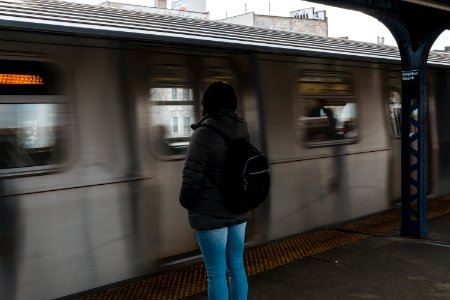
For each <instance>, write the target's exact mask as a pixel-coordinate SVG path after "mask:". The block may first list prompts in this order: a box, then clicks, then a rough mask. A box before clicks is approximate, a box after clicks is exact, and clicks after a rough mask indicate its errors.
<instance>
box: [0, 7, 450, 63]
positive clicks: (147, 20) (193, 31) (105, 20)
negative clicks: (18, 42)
mask: <svg viewBox="0 0 450 300" xmlns="http://www.w3.org/2000/svg"><path fill="white" fill-rule="evenodd" d="M0 28H3V29H5V28H6V29H21V30H32V31H46V32H54V33H66V34H78V35H87V36H98V37H108V38H120V39H135V40H142V41H162V42H175V43H182V44H190V45H199V44H200V45H207V46H219V47H225V48H230V49H247V50H254V51H264V52H274V53H298V54H314V55H316V54H318V55H321V56H344V57H353V58H358V57H359V58H361V59H363V58H365V59H372V60H381V61H399V60H400V53H399V50H398V48H397V47H394V46H387V45H377V44H372V43H364V42H358V41H352V40H347V39H340V38H332V37H325V36H318V35H311V34H304V33H294V32H288V31H281V30H269V29H262V28H257V27H251V26H244V25H235V24H227V23H223V22H218V21H209V20H199V19H192V18H184V17H175V16H168V15H161V14H154V13H148V12H139V11H134V10H125V9H118V8H111V7H105V6H100V5H87V4H79V3H72V2H65V1H53V0H3V1H2V0H0ZM428 63H429V64H432V65H445V66H450V56H449V55H444V54H440V53H435V52H431V53H430V55H429V59H428Z"/></svg>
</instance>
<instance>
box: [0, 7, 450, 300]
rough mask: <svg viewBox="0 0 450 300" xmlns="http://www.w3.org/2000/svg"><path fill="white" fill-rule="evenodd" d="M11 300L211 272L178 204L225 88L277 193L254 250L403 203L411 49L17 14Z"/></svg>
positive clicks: (60, 11)
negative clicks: (193, 140)
mask: <svg viewBox="0 0 450 300" xmlns="http://www.w3.org/2000/svg"><path fill="white" fill-rule="evenodd" d="M0 41H1V43H0V70H1V71H0V192H1V199H0V225H1V227H0V230H1V232H0V237H1V239H2V240H1V244H0V245H1V248H0V249H1V252H0V270H1V272H0V298H1V299H50V298H59V297H64V296H68V295H74V294H77V293H81V292H84V291H88V290H91V289H95V288H101V287H103V286H106V285H109V284H113V283H117V282H120V281H124V280H130V279H133V278H137V277H140V276H143V275H146V274H151V273H154V272H159V271H161V270H164V269H166V268H173V267H176V266H177V265H178V264H181V263H189V261H192V260H193V259H198V258H199V251H198V246H197V242H196V239H195V235H194V231H193V230H192V229H191V228H190V226H189V224H188V220H187V212H186V210H185V209H183V208H182V207H181V206H180V204H179V202H178V195H179V190H180V185H181V172H182V168H183V166H184V159H185V153H186V149H187V147H188V144H189V138H190V136H191V134H192V129H191V127H190V125H191V124H192V123H194V122H196V121H197V120H198V119H199V118H200V117H201V114H202V110H201V97H202V93H203V91H205V89H206V87H207V86H208V85H209V84H210V83H212V82H214V81H226V82H229V83H230V84H232V85H233V86H234V87H235V89H236V92H237V95H238V99H239V104H238V112H239V114H240V115H242V116H243V117H244V118H245V119H246V121H247V123H248V127H249V131H250V136H251V141H252V143H253V144H255V145H256V146H257V147H258V148H259V149H261V151H262V152H263V153H264V154H266V155H267V157H268V159H269V162H270V168H271V190H270V194H269V197H268V199H267V200H266V201H265V203H264V204H263V205H262V206H260V207H258V208H257V209H255V210H254V211H253V212H252V220H251V221H250V222H249V224H248V230H247V236H246V244H247V247H251V246H252V245H257V244H261V243H264V242H267V241H272V240H277V239H281V238H285V237H288V236H292V235H296V234H300V233H302V232H306V231H309V230H313V229H317V228H320V227H324V226H329V225H332V224H337V223H342V222H346V221H349V220H352V219H355V218H359V217H362V216H366V215H369V214H374V213H377V212H381V211H384V210H387V209H390V208H392V207H393V206H395V205H397V204H398V201H399V199H400V136H401V133H400V122H401V119H400V116H401V78H400V73H401V63H400V57H399V52H398V49H397V48H396V47H391V46H386V45H376V44H370V43H363V42H355V41H350V40H346V39H338V38H331V37H325V36H314V35H308V34H301V33H292V32H285V31H277V30H268V29H261V28H254V27H246V26H240V25H232V24H224V23H219V22H213V21H205V20H196V19H188V18H183V17H177V16H165V15H156V14H152V13H147V12H143V11H135V10H123V9H116V8H111V7H108V6H91V5H84V4H75V3H69V2H61V1H51V0H49V1H46V0H37V1H21V0H14V1H0ZM427 72H428V83H429V85H428V90H427V93H428V101H429V106H428V116H429V120H428V123H427V124H428V127H427V128H428V133H429V146H428V147H429V160H428V164H429V176H428V177H429V180H428V181H429V189H428V194H429V195H430V197H431V196H440V195H447V194H449V193H450V157H449V155H448V152H449V151H450V127H449V126H450V125H449V123H448V122H447V119H448V117H447V116H448V115H449V114H450V101H449V99H450V56H448V55H444V54H441V53H436V52H431V53H430V56H429V60H428V69H427Z"/></svg>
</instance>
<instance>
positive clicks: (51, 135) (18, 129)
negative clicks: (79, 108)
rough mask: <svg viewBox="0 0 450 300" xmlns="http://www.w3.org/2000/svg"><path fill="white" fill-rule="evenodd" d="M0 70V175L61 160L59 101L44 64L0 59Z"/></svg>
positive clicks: (28, 169) (61, 124) (46, 66)
mask: <svg viewBox="0 0 450 300" xmlns="http://www.w3.org/2000/svg"><path fill="white" fill-rule="evenodd" d="M0 69H1V70H2V71H1V74H0V115H1V116H2V117H1V118H0V174H9V173H11V172H20V171H16V170H19V169H20V168H27V169H25V171H26V172H28V171H33V170H35V169H33V168H32V167H42V166H48V165H55V164H58V163H61V158H62V156H61V151H60V149H61V145H60V144H61V135H62V131H63V129H62V127H63V123H62V122H63V120H61V119H60V118H61V113H60V112H61V110H62V106H63V104H62V101H60V99H58V97H57V96H55V95H52V94H53V93H54V92H53V83H54V82H53V80H52V76H51V72H50V70H49V69H48V65H45V64H43V63H40V62H30V61H11V60H0ZM30 168H31V170H30ZM11 169H15V171H11ZM41 169H42V168H41ZM20 170H22V169H20ZM25 171H24V172H25Z"/></svg>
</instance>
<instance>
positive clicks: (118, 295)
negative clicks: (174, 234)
mask: <svg viewBox="0 0 450 300" xmlns="http://www.w3.org/2000/svg"><path fill="white" fill-rule="evenodd" d="M399 228H400V209H399V208H397V209H393V210H390V211H387V212H384V213H381V214H377V215H374V216H370V217H367V218H363V219H361V220H355V221H352V222H350V223H348V224H342V225H339V226H334V227H330V228H325V229H321V230H318V231H314V232H309V233H305V234H302V235H299V236H295V237H291V238H288V239H285V240H282V241H275V242H273V243H269V244H266V245H261V246H257V247H254V248H250V249H246V251H245V255H244V260H245V264H246V271H247V274H248V282H249V294H248V299H255V300H256V299H258V300H259V299H271V300H273V299H327V300H328V299H336V300H340V299H383V300H386V299H396V300H397V299H401V300H403V299H450V197H445V198H441V199H434V200H430V201H429V203H428V229H429V235H428V237H427V238H425V239H417V238H408V237H401V236H400V231H399ZM78 299H190V300H201V299H203V300H205V299H208V297H207V291H206V272H205V270H204V267H203V264H202V262H201V261H199V262H198V263H196V264H193V265H190V266H187V267H185V268H182V269H178V270H173V271H169V272H165V273H162V274H158V275H156V276H152V277H149V278H144V279H141V280H139V281H136V282H132V283H128V284H126V285H125V284H124V285H122V286H119V287H116V288H111V289H109V290H105V291H101V292H96V293H92V294H89V295H84V296H83V297H80V298H78Z"/></svg>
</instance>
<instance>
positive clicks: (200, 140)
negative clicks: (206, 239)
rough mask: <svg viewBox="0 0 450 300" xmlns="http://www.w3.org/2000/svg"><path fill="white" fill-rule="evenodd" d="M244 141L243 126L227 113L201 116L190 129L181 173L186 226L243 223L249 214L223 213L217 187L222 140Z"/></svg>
mask: <svg viewBox="0 0 450 300" xmlns="http://www.w3.org/2000/svg"><path fill="white" fill-rule="evenodd" d="M205 123H206V124H208V125H209V126H211V127H214V128H215V129H217V130H219V131H220V132H222V133H223V134H224V135H225V136H227V137H228V138H229V139H237V138H242V137H245V138H248V137H249V135H248V130H247V124H246V122H245V121H244V120H243V119H242V118H241V117H239V116H238V115H237V114H236V113H235V112H234V111H231V110H227V111H221V112H219V113H215V114H214V115H211V116H208V115H207V116H205V117H204V118H202V119H201V120H200V121H199V123H197V124H196V125H194V126H193V127H194V129H195V131H194V134H193V135H192V138H191V142H190V144H189V148H188V152H187V159H186V162H185V165H184V169H183V182H182V185H181V191H180V198H179V199H180V203H181V205H182V206H183V207H184V208H186V209H188V212H189V223H190V224H191V226H192V227H193V228H195V229H198V230H207V229H217V228H223V227H227V226H231V225H236V224H240V223H243V222H246V221H247V220H248V219H249V218H250V213H249V212H247V213H243V214H235V213H232V212H230V211H228V210H227V208H226V207H225V205H224V203H223V202H222V199H221V197H220V194H219V191H218V188H217V186H220V184H221V183H222V178H223V172H224V166H225V160H226V153H227V146H226V144H225V141H224V140H223V138H222V137H221V136H220V135H219V134H218V133H217V132H215V131H214V130H213V129H211V128H207V127H202V126H201V125H202V124H205Z"/></svg>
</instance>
